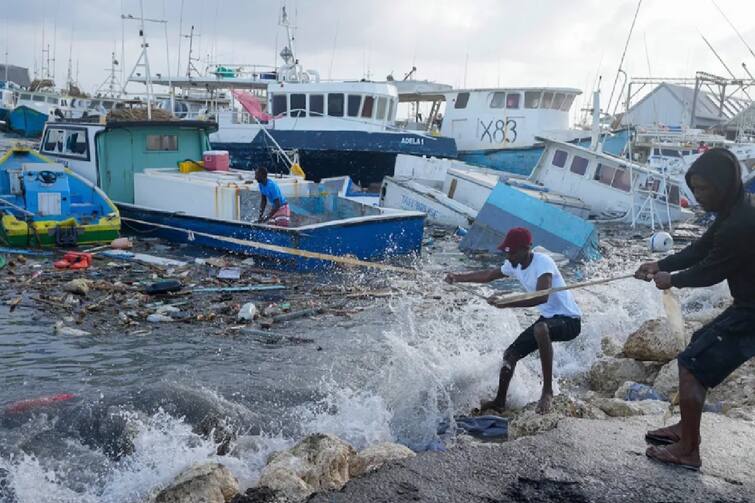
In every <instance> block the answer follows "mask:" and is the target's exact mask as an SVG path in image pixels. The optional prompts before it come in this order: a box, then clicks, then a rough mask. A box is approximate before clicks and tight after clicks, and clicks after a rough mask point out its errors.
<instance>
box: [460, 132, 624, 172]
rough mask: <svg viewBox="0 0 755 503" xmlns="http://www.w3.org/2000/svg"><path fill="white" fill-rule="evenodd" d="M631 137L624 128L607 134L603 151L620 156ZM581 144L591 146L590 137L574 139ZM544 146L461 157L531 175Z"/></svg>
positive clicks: (575, 142) (461, 156) (508, 170)
mask: <svg viewBox="0 0 755 503" xmlns="http://www.w3.org/2000/svg"><path fill="white" fill-rule="evenodd" d="M628 139H629V132H628V130H622V131H618V132H616V133H614V134H613V135H611V136H607V137H606V138H605V139H604V141H603V152H606V153H608V154H611V155H615V156H618V155H620V154H621V152H622V151H623V150H624V147H625V146H626V144H627V141H628ZM570 143H574V144H577V145H581V146H583V147H584V146H589V145H590V139H589V138H587V139H583V140H578V141H573V142H570ZM543 150H544V148H543V147H530V148H522V149H509V150H483V151H461V152H459V159H461V160H462V161H464V162H468V163H469V164H475V165H477V166H482V167H485V168H491V169H495V170H498V171H505V172H507V173H513V174H515V175H522V176H529V174H530V173H532V170H533V169H534V168H535V165H537V161H539V160H540V156H541V155H542V154H543Z"/></svg>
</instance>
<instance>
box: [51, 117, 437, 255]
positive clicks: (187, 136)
mask: <svg viewBox="0 0 755 503" xmlns="http://www.w3.org/2000/svg"><path fill="white" fill-rule="evenodd" d="M216 129H217V125H216V124H215V123H211V122H203V121H188V120H186V121H129V122H109V123H107V124H104V125H103V124H88V123H80V122H79V123H75V122H72V123H65V122H60V123H52V124H48V125H47V128H46V131H45V134H44V136H43V139H42V152H43V153H48V152H49V153H50V155H52V156H54V157H56V158H57V157H59V158H64V157H63V155H64V154H61V153H59V152H60V149H59V148H58V145H57V142H56V141H52V140H54V139H55V138H63V144H64V145H65V144H66V140H65V139H66V138H68V137H70V136H73V135H75V136H76V138H77V140H80V141H81V143H80V145H81V147H80V148H79V149H78V153H77V154H76V156H73V155H71V156H69V158H68V162H69V166H70V167H71V168H72V169H74V170H76V171H77V172H79V173H81V174H82V175H84V176H86V177H87V178H88V179H89V180H93V181H96V182H97V183H98V184H99V185H100V187H102V189H103V190H104V191H105V192H106V193H107V194H108V195H109V196H110V197H111V198H112V199H113V200H114V201H115V203H116V204H117V205H118V207H119V208H120V211H121V215H122V217H123V220H124V223H125V225H127V226H128V227H129V228H134V229H136V230H139V231H150V232H151V233H152V235H157V236H161V237H164V238H166V239H169V240H173V241H178V242H187V243H192V244H196V245H202V246H207V247H212V248H216V249H221V250H225V251H230V252H234V253H241V254H247V255H254V256H257V257H260V258H262V259H263V261H264V262H266V263H268V264H269V265H271V266H275V267H281V268H285V269H297V270H312V269H318V268H321V267H328V266H330V265H332V263H333V261H332V260H331V259H329V258H325V257H322V255H330V256H336V257H351V258H356V259H360V260H381V259H384V258H388V257H392V256H397V255H398V256H401V255H412V254H416V253H418V252H419V251H420V249H421V246H422V233H423V228H424V218H425V216H424V214H422V213H419V212H412V211H401V210H390V209H385V208H378V207H376V206H374V205H373V204H370V203H366V202H364V201H361V200H360V198H359V197H358V196H357V195H355V194H354V193H353V191H350V190H349V186H350V184H349V183H348V179H347V178H343V179H342V180H341V182H338V181H337V180H324V181H323V183H315V182H313V181H309V180H304V179H303V178H300V177H296V176H293V175H288V174H286V175H271V176H272V177H274V179H275V180H276V182H278V185H279V186H280V189H281V192H282V194H283V195H284V196H285V197H286V199H287V200H288V203H289V207H290V208H291V212H292V214H293V215H292V218H291V225H290V227H287V228H284V227H276V226H272V225H267V224H260V223H256V220H257V216H258V214H259V208H260V202H261V196H260V193H259V185H258V183H257V181H256V180H255V177H254V173H253V172H252V171H247V170H234V169H225V168H224V169H222V170H210V169H202V168H199V167H197V168H196V169H184V166H185V165H186V164H185V163H186V160H187V159H189V160H195V161H198V160H199V159H202V158H203V155H204V153H205V152H206V151H209V150H210V149H211V147H210V142H209V134H210V133H211V132H213V131H215V130H216ZM197 164H198V163H193V165H195V166H196V165H197ZM304 169H305V170H306V166H304ZM373 199H374V198H373Z"/></svg>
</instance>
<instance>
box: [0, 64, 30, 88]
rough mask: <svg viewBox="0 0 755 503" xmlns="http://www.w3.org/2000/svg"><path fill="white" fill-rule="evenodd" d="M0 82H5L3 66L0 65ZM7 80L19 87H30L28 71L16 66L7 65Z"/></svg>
mask: <svg viewBox="0 0 755 503" xmlns="http://www.w3.org/2000/svg"><path fill="white" fill-rule="evenodd" d="M0 80H5V65H2V64H0ZM8 80H9V81H10V82H14V83H16V84H18V85H19V86H21V87H29V86H30V85H31V79H30V78H29V69H28V68H24V67H21V66H16V65H8Z"/></svg>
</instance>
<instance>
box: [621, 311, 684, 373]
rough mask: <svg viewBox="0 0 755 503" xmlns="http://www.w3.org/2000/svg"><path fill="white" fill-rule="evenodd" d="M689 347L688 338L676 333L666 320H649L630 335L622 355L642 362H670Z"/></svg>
mask: <svg viewBox="0 0 755 503" xmlns="http://www.w3.org/2000/svg"><path fill="white" fill-rule="evenodd" d="M686 346H687V340H686V337H685V336H684V335H683V334H679V333H675V332H674V331H673V330H672V328H671V325H670V324H669V322H668V321H667V320H666V319H665V318H664V319H658V320H648V321H646V322H645V323H643V324H642V325H641V326H640V328H639V329H637V330H636V331H635V332H633V333H632V334H630V335H629V337H628V338H627V340H626V342H625V343H624V349H623V351H622V353H623V354H624V356H626V357H627V358H634V359H635V360H641V361H654V362H663V363H666V362H669V361H671V360H673V359H674V358H676V355H678V354H679V353H680V352H681V351H682V350H683V349H684V348H685V347H686Z"/></svg>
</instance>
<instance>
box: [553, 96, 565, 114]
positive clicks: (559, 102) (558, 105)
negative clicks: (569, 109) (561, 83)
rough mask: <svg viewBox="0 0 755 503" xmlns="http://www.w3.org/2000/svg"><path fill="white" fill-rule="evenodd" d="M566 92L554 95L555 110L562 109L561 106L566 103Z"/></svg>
mask: <svg viewBox="0 0 755 503" xmlns="http://www.w3.org/2000/svg"><path fill="white" fill-rule="evenodd" d="M565 97H566V96H564V93H556V95H555V96H554V97H553V103H551V108H552V109H553V110H561V106H562V105H563V104H564V98H565Z"/></svg>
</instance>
